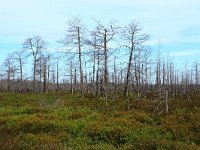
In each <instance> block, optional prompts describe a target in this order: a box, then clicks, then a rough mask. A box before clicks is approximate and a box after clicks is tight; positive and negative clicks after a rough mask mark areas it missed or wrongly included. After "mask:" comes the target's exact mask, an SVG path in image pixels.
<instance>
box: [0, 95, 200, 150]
mask: <svg viewBox="0 0 200 150" xmlns="http://www.w3.org/2000/svg"><path fill="white" fill-rule="evenodd" d="M130 103H131V104H132V105H131V109H130V110H127V101H126V100H109V101H108V106H107V107H106V106H105V101H104V100H103V99H98V100H96V99H93V98H84V99H79V98H78V97H77V96H72V95H69V94H63V93H57V94H55V93H51V94H13V93H0V149H2V150H7V149H8V150H9V149H14V150H18V149H20V150H23V149H24V150H27V149H29V150H31V149H33V150H34V149H39V150H54V149H55V150H59V149H60V150H61V149H66V150H68V149H70V150H73V149H80V150H84V149H86V150H88V149H91V150H112V149H113V150H115V149H121V150H124V149H125V150H126V149H127V150H129V149H130V150H134V149H144V150H151V149H153V150H155V149H158V150H162V149H169V150H172V149H177V150H190V149H191V150H198V149H200V100H196V101H187V100H171V101H169V114H161V115H159V116H158V115H156V114H154V113H153V110H154V104H153V103H152V101H151V100H136V99H134V98H133V99H130Z"/></svg>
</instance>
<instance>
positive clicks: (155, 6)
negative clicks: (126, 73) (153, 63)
mask: <svg viewBox="0 0 200 150" xmlns="http://www.w3.org/2000/svg"><path fill="white" fill-rule="evenodd" d="M73 16H79V17H80V18H81V19H82V20H83V22H85V24H87V25H88V26H90V24H91V22H92V21H93V18H96V19H99V20H101V21H102V22H107V21H109V20H111V19H115V20H117V21H119V24H120V25H126V24H128V23H129V22H130V21H131V20H136V21H138V22H139V23H140V25H141V26H142V27H143V29H144V31H145V32H147V33H149V34H150V35H151V40H150V41H149V44H150V45H151V46H152V47H155V46H156V45H157V44H158V43H159V44H160V45H161V48H162V49H163V51H164V52H163V53H166V51H169V53H170V55H171V56H172V55H173V56H174V57H176V58H177V59H179V60H184V59H186V58H187V59H188V60H189V61H191V60H194V59H196V58H198V56H199V57H200V19H199V17H200V1H199V0H0V52H1V55H0V59H1V60H3V58H2V57H5V56H6V55H7V54H8V53H10V52H11V51H14V50H18V49H20V48H21V47H22V46H21V45H22V43H23V41H24V40H25V39H26V38H28V37H31V36H33V35H40V36H42V37H44V39H45V40H46V41H47V42H48V43H49V45H50V46H51V45H53V43H55V41H56V40H59V39H61V38H63V37H64V34H65V31H66V27H67V20H68V19H70V18H72V17H73Z"/></svg>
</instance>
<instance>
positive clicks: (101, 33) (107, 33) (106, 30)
mask: <svg viewBox="0 0 200 150" xmlns="http://www.w3.org/2000/svg"><path fill="white" fill-rule="evenodd" d="M96 22H97V37H98V39H100V41H102V42H101V43H102V49H103V55H104V81H103V83H104V84H103V86H104V87H103V89H104V94H105V100H106V106H107V100H108V57H109V48H108V44H109V42H110V41H111V40H113V38H114V36H115V35H116V33H117V30H118V27H117V26H116V25H115V22H113V21H111V22H109V23H108V24H106V25H103V24H102V23H100V22H98V21H96Z"/></svg>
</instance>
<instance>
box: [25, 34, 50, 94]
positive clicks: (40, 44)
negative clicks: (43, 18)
mask: <svg viewBox="0 0 200 150" xmlns="http://www.w3.org/2000/svg"><path fill="white" fill-rule="evenodd" d="M45 45H46V43H45V41H44V40H43V38H42V37H39V36H34V37H31V38H28V39H26V40H25V42H24V43H23V47H24V49H26V50H28V51H30V54H31V55H32V56H33V89H32V92H33V93H35V91H36V67H37V61H38V60H39V56H40V54H41V53H42V51H43V50H44V49H45Z"/></svg>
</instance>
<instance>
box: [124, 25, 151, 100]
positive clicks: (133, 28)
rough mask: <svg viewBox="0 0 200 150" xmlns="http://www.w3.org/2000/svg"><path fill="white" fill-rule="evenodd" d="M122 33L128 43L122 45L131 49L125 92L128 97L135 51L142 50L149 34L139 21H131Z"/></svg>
mask: <svg viewBox="0 0 200 150" xmlns="http://www.w3.org/2000/svg"><path fill="white" fill-rule="evenodd" d="M122 34H123V36H122V37H123V40H124V42H125V43H126V44H125V45H122V46H124V47H125V48H127V50H128V51H129V61H128V66H127V74H126V80H125V85H124V93H123V95H124V97H128V86H129V83H130V75H131V67H132V65H133V58H134V52H135V51H136V50H139V51H140V50H141V49H142V46H143V44H144V42H146V41H147V40H148V39H149V35H148V34H145V33H142V29H141V28H140V27H139V25H138V23H135V22H131V23H130V24H129V25H128V26H126V27H124V29H123V31H122ZM138 57H140V56H138ZM135 63H136V62H135ZM139 63H140V60H139ZM137 71H138V72H140V69H139V70H136V72H137ZM139 78H140V75H139Z"/></svg>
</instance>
